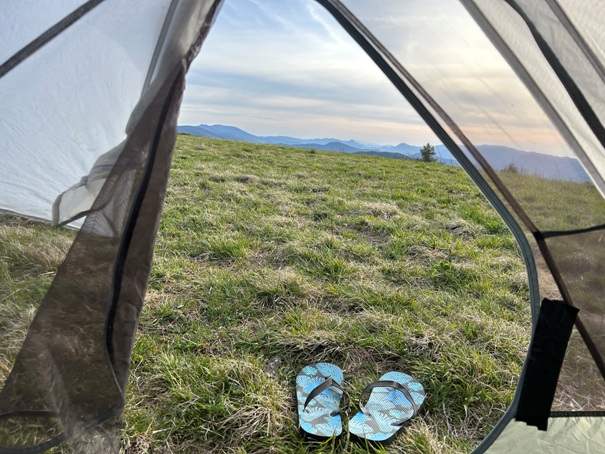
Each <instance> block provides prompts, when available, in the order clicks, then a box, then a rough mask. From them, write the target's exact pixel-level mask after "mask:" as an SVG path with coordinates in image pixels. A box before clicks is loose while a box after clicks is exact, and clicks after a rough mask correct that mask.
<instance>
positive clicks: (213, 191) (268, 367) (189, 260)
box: [0, 135, 530, 454]
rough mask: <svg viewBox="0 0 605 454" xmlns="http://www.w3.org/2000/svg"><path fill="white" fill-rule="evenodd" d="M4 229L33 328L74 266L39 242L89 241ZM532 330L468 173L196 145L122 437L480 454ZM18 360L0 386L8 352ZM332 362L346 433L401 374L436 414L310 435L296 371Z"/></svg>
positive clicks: (170, 199)
mask: <svg viewBox="0 0 605 454" xmlns="http://www.w3.org/2000/svg"><path fill="white" fill-rule="evenodd" d="M0 228H3V229H4V232H6V235H5V236H1V235H0V241H1V243H0V251H1V253H0V259H1V261H0V266H2V268H1V269H0V271H1V276H0V278H1V279H2V280H3V282H4V281H5V280H6V281H7V282H8V283H9V284H10V285H8V286H6V288H7V290H6V291H5V290H4V289H5V286H4V284H3V285H2V286H0V288H1V289H2V292H3V293H2V294H1V295H0V298H1V300H0V301H1V302H2V304H0V307H5V306H6V307H10V308H13V309H11V310H12V311H13V312H14V314H13V312H11V314H12V315H11V317H13V318H15V317H16V318H24V319H25V320H29V319H31V315H27V316H22V315H21V314H23V313H25V314H30V312H31V313H33V310H34V308H35V305H36V304H37V301H38V300H39V299H40V297H41V295H42V294H43V291H44V288H45V287H47V286H48V283H49V282H50V278H51V276H52V273H53V271H54V270H56V266H57V265H58V263H59V262H60V260H59V259H58V257H59V256H60V254H58V255H57V257H56V258H55V256H54V255H53V256H52V257H53V258H52V259H41V258H40V257H39V256H38V255H37V250H38V249H39V248H38V246H39V244H38V243H40V244H42V243H43V244H44V248H50V250H51V251H55V249H56V250H60V251H62V252H63V253H65V252H66V251H67V248H68V245H69V241H70V239H71V238H72V237H73V234H72V233H71V232H66V231H58V232H52V231H49V230H48V229H46V228H45V227H44V226H38V225H34V224H31V223H26V222H18V221H16V220H13V221H11V222H7V223H4V224H1V225H0ZM15 232H16V233H15ZM19 232H21V233H19ZM27 232H29V233H27ZM28 235H29V236H28ZM22 242H25V243H27V242H33V244H34V246H33V248H32V250H33V252H32V251H30V252H27V251H20V250H19V249H18V248H19V247H20V246H17V244H18V243H22ZM53 254H54V252H53ZM51 255H52V254H51ZM40 274H41V275H42V276H46V277H45V278H44V279H43V280H42V281H41V282H39V283H38V284H39V285H38V286H33V287H32V286H31V283H32V280H33V279H36V276H38V275H40ZM27 289H30V290H27ZM9 318H10V317H9ZM0 323H1V322H0ZM24 323H25V322H23V323H22V324H21V325H19V326H21V327H23V326H26V325H24ZM15 326H16V325H15ZM20 329H22V328H20ZM529 331H530V322H529V303H528V291H527V284H526V275H525V269H524V267H523V264H522V261H521V259H520V257H519V252H518V248H517V246H516V243H515V242H514V240H513V239H512V236H511V235H510V234H509V233H508V231H507V229H506V228H505V226H504V224H503V223H502V221H501V220H500V219H499V217H498V216H497V215H496V214H495V213H494V212H493V210H492V209H491V207H490V206H489V204H488V203H487V202H486V201H485V199H484V198H483V196H482V195H481V194H480V193H479V191H478V190H477V189H476V188H475V186H474V184H473V183H472V182H471V181H470V180H469V179H468V178H467V177H466V175H465V174H464V173H463V171H462V170H460V169H458V168H455V167H447V166H444V165H440V164H436V163H422V162H413V161H403V160H388V159H383V158H375V157H367V156H354V155H346V154H341V153H329V152H321V151H315V150H301V149H292V148H286V147H279V146H270V145H255V144H249V143H239V142H230V141H220V140H212V139H206V138H195V137H191V136H185V135H180V136H179V139H178V142H177V149H176V151H175V156H174V166H173V169H172V173H171V177H170V183H169V189H168V194H167V200H166V205H165V209H164V213H163V217H162V222H161V226H160V231H159V236H158V240H157V244H156V256H155V259H154V265H153V269H152V273H151V278H150V283H149V289H148V294H147V303H146V307H145V309H144V311H143V314H142V317H141V323H140V326H139V330H138V333H137V338H136V345H135V349H134V352H133V359H132V373H131V378H130V384H129V389H128V395H127V406H126V409H125V412H124V419H125V429H124V432H123V444H124V447H125V449H126V451H127V452H131V453H143V452H183V453H185V452H187V453H188V452H191V453H194V452H217V453H272V452H273V453H280V454H281V453H286V454H287V453H311V452H312V453H366V452H374V451H375V452H406V453H459V452H468V451H470V450H471V449H472V448H473V447H474V446H475V445H476V444H477V443H478V442H479V441H480V440H481V439H483V437H484V436H485V435H486V434H487V433H488V432H489V430H490V429H491V427H492V426H493V425H494V424H495V423H496V421H497V420H498V419H499V418H500V416H501V415H502V414H503V412H504V411H505V409H506V408H507V406H508V404H509V403H510V401H511V399H512V395H513V392H514V388H515V385H516V379H517V377H518V374H519V372H520V368H521V365H522V362H523V359H524V355H525V349H526V347H527V343H528V339H529ZM4 351H5V349H3V350H0V381H1V380H2V378H3V376H5V372H7V371H8V366H9V364H10V361H11V358H12V356H10V355H8V356H6V355H4ZM13 351H14V348H13V350H11V352H13ZM13 354H14V353H11V355H13ZM319 361H329V362H333V363H335V364H338V365H339V366H340V367H341V368H342V369H343V371H344V373H345V380H346V383H345V389H346V396H347V397H346V399H345V400H346V402H345V403H348V404H350V408H349V409H348V410H347V411H346V412H345V421H346V419H347V417H350V416H352V415H353V414H354V413H355V412H356V411H357V409H358V402H357V398H358V396H359V394H360V392H361V390H362V389H363V388H364V387H365V386H366V385H367V384H368V383H370V382H372V381H374V380H376V379H378V378H379V377H380V376H381V375H382V374H383V373H385V372H387V371H390V370H398V371H403V372H407V373H409V374H411V375H413V376H415V377H416V378H417V379H418V380H419V381H420V382H421V383H423V385H424V386H425V389H426V392H427V401H426V403H425V404H424V405H423V407H422V411H421V414H420V415H419V417H418V418H416V419H415V420H414V421H413V422H412V423H411V424H410V425H409V426H407V427H406V428H405V429H404V430H403V431H402V433H401V434H400V436H399V437H398V438H397V441H396V442H395V445H394V446H393V447H389V448H387V449H384V450H380V449H377V450H374V449H368V448H367V447H365V446H359V445H356V444H354V443H352V442H349V441H348V439H347V438H346V437H345V438H344V440H341V441H340V442H338V443H337V442H334V441H328V442H326V443H323V444H322V443H317V442H310V441H306V440H302V439H301V438H300V437H299V435H298V433H297V427H296V402H295V393H294V382H295V377H296V374H297V372H298V371H299V370H300V369H301V368H302V367H303V366H304V365H306V364H309V363H314V362H319ZM3 374H4V375H3Z"/></svg>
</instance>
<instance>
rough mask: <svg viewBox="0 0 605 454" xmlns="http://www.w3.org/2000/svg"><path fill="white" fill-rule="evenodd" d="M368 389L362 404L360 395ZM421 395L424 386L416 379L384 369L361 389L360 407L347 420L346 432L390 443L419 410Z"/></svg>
mask: <svg viewBox="0 0 605 454" xmlns="http://www.w3.org/2000/svg"><path fill="white" fill-rule="evenodd" d="M368 391H372V392H371V394H370V397H369V399H368V402H367V403H366V404H365V406H364V405H363V404H362V400H361V399H362V397H363V396H364V394H366V393H367V392H368ZM424 399H425V393H424V388H423V387H422V385H421V384H420V383H419V382H418V381H416V380H415V379H413V378H412V377H410V376H409V375H407V374H404V373H402V372H387V373H386V374H384V375H383V376H382V377H380V380H379V381H377V382H374V383H370V384H369V385H368V386H366V388H365V389H364V390H363V391H362V392H361V396H359V408H360V409H361V411H359V412H358V413H357V414H356V415H355V416H353V418H351V420H350V421H349V432H350V433H351V434H353V435H354V436H356V437H357V438H358V439H362V440H368V441H371V442H377V443H381V444H387V443H390V442H391V441H393V440H394V439H395V435H397V432H399V430H401V428H402V427H403V425H404V424H405V423H406V422H407V421H409V420H410V419H412V418H413V417H414V416H416V415H417V414H418V410H419V409H420V406H421V405H422V403H423V402H424Z"/></svg>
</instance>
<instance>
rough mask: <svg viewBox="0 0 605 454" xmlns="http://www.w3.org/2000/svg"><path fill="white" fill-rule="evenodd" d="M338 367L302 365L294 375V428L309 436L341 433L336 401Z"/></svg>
mask: <svg viewBox="0 0 605 454" xmlns="http://www.w3.org/2000/svg"><path fill="white" fill-rule="evenodd" d="M342 381H343V375H342V370H340V368H339V367H338V366H335V365H334V364H330V363H317V364H311V365H309V366H305V367H303V369H302V370H301V371H300V372H299V374H298V376H297V377H296V399H297V401H298V427H299V428H300V430H301V431H302V432H303V434H304V435H308V436H311V437H313V438H331V437H338V436H339V435H340V434H341V433H342V420H341V418H340V400H341V398H342V394H343V390H342Z"/></svg>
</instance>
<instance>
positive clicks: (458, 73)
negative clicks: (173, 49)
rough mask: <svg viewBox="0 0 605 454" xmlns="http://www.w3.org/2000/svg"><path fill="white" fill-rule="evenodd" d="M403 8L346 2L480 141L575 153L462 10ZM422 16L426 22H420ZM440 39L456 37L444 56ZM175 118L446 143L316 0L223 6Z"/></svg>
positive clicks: (253, 0) (264, 132)
mask: <svg viewBox="0 0 605 454" xmlns="http://www.w3.org/2000/svg"><path fill="white" fill-rule="evenodd" d="M387 3H391V2H387ZM403 3H405V5H403V4H402V6H401V9H400V10H398V9H397V8H395V11H396V12H395V13H394V14H392V15H391V16H389V17H385V16H384V15H381V14H382V4H380V5H376V7H375V8H371V9H370V10H364V9H363V8H364V4H363V3H362V2H356V1H353V0H351V1H350V2H347V6H348V7H349V8H350V9H351V10H352V11H353V13H355V14H356V15H358V16H359V17H363V18H364V20H365V21H366V23H367V25H368V26H369V27H370V28H371V29H372V31H373V32H374V33H375V35H376V36H377V38H378V39H380V40H381V41H382V42H383V44H385V46H387V47H388V48H389V49H390V50H391V51H392V53H393V54H394V55H395V57H396V58H397V59H399V60H400V61H402V62H404V63H405V64H406V68H407V69H408V70H410V71H411V72H412V73H413V74H414V77H415V78H416V79H417V80H418V81H419V82H420V83H422V84H423V85H425V86H426V87H428V88H432V91H433V92H434V93H438V94H441V96H445V97H444V98H442V99H441V103H442V106H443V107H444V108H445V110H446V111H448V113H450V112H455V113H456V114H457V116H456V117H455V118H454V120H455V121H456V122H457V123H458V125H459V126H461V127H462V128H463V129H464V130H465V133H466V134H467V136H468V137H469V139H470V140H471V141H472V142H473V143H475V144H479V143H493V144H501V145H503V146H508V147H511V148H516V149H522V150H531V151H535V152H539V153H545V154H551V155H556V156H570V150H569V147H568V146H567V144H566V143H565V141H564V140H563V139H562V138H561V136H560V135H559V133H558V132H556V130H555V129H554V127H553V126H552V123H551V122H550V120H549V119H548V118H547V117H546V115H545V114H544V112H543V111H542V109H541V108H540V107H538V105H537V103H536V102H535V100H534V99H533V97H532V96H531V95H530V94H529V92H528V91H527V89H526V88H525V86H524V85H523V84H522V83H521V81H520V80H519V78H518V77H517V76H516V74H515V73H514V71H513V70H512V69H511V68H510V67H509V65H508V64H507V63H506V62H505V61H504V59H503V58H502V57H501V56H500V54H499V52H498V51H497V50H496V49H495V48H494V47H493V45H492V44H491V43H490V41H489V40H488V39H487V38H486V37H485V35H484V34H483V32H482V31H481V30H480V28H479V27H478V26H477V24H476V23H475V21H474V20H473V19H472V18H471V17H470V15H469V14H468V13H467V12H466V10H465V9H464V7H463V6H462V5H460V4H458V3H456V2H446V3H443V2H440V1H437V0H427V2H422V3H421V4H419V3H418V2H414V1H408V2H403ZM427 19H428V20H427ZM418 21H423V23H425V24H426V25H425V26H423V27H422V29H418V27H416V24H417V23H418ZM444 39H448V40H450V39H451V40H454V39H456V40H457V41H458V42H457V44H456V45H455V46H454V47H452V48H450V49H448V50H447V52H446V51H445V49H444V46H443V45H442V44H443V40H444ZM419 42H422V43H423V44H425V45H423V46H418V45H417V43H419ZM444 101H445V102H444ZM179 124H183V125H198V124H223V125H233V124H236V125H237V127H239V128H242V129H244V130H246V131H250V132H253V133H254V134H255V135H259V136H269V135H287V136H292V137H308V138H320V137H347V140H355V141H358V142H366V143H371V144H373V143H376V144H383V143H384V144H390V143H396V144H398V143H406V144H426V143H440V142H441V141H440V140H439V139H438V138H437V136H436V135H435V134H434V133H433V131H432V130H431V129H430V128H429V127H428V126H427V125H426V124H425V122H424V121H423V120H422V119H421V118H420V117H419V115H418V114H417V113H416V112H415V110H414V109H413V108H412V107H411V106H410V105H409V104H408V103H407V101H406V100H405V99H404V98H403V97H402V95H401V94H400V93H399V92H398V91H397V90H396V89H395V87H394V86H393V85H392V84H391V82H390V81H389V80H388V79H387V78H386V76H385V75H384V74H383V73H382V72H381V71H380V70H379V69H378V67H377V66H376V65H375V64H374V63H373V62H372V61H371V60H370V58H369V57H368V56H367V55H366V54H365V52H364V51H363V50H362V49H361V48H360V47H359V46H358V45H357V43H355V42H354V41H353V39H352V38H350V36H349V35H348V34H347V33H346V32H345V31H344V30H343V29H342V27H341V26H340V25H339V24H338V23H337V22H336V21H335V20H334V19H333V18H332V16H331V15H330V14H329V13H327V11H325V10H324V9H323V7H321V6H320V5H319V4H317V3H316V2H314V1H309V0H291V1H289V2H288V3H287V4H284V3H282V2H279V1H277V0H263V1H262V2H261V1H259V0H230V1H229V2H226V3H225V4H224V5H223V7H222V9H221V12H220V13H219V15H218V17H217V19H216V22H215V24H214V26H213V28H212V30H211V32H210V34H209V35H208V37H207V40H206V42H205V43H204V45H203V46H202V49H201V51H200V54H199V56H198V57H197V58H196V59H195V60H194V62H193V64H192V66H191V68H190V71H189V74H188V76H187V88H186V90H185V94H184V99H183V104H182V107H181V112H180V116H179ZM454 139H455V140H456V141H458V139H457V138H455V137H454Z"/></svg>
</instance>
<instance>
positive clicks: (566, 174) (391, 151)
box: [178, 124, 590, 182]
mask: <svg viewBox="0 0 605 454" xmlns="http://www.w3.org/2000/svg"><path fill="white" fill-rule="evenodd" d="M178 131H179V132H184V133H188V134H191V135H194V136H204V137H214V138H217V139H229V140H238V141H242V142H252V143H266V144H272V145H284V146H289V147H298V148H314V149H317V150H326V151H338V152H343V153H356V154H366V155H372V156H382V157H385V158H394V159H419V158H420V156H421V155H420V148H421V147H420V146H418V145H409V144H407V143H403V142H402V143H400V144H398V145H379V144H373V143H368V142H359V141H356V140H341V139H335V138H314V139H299V138H296V137H290V136H256V135H254V134H250V133H249V132H246V131H244V130H242V129H240V128H237V127H235V126H225V125H204V124H201V125H197V126H190V125H183V126H179V127H178ZM461 149H462V151H463V152H465V153H466V155H467V156H469V157H470V153H468V151H467V150H466V149H465V148H464V147H461ZM477 149H478V150H479V151H481V153H482V154H483V156H484V157H485V158H486V159H487V161H488V162H489V163H490V165H491V166H492V167H493V168H494V170H503V169H505V168H507V167H509V166H511V164H513V165H514V166H515V167H516V168H517V170H518V171H520V172H522V173H526V174H530V175H539V176H541V177H542V178H547V179H554V180H567V181H575V182H585V181H590V178H589V177H588V175H587V174H586V172H585V171H584V168H583V167H582V165H581V164H580V162H579V161H578V160H577V159H574V158H569V157H562V156H552V155H548V154H544V153H537V152H534V151H524V150H518V149H516V148H511V147H505V146H503V145H478V146H477ZM435 151H436V153H437V155H436V159H437V161H438V162H442V163H444V164H448V165H456V166H457V165H459V164H458V161H456V159H455V158H454V156H453V155H452V153H450V151H449V150H448V149H447V148H446V147H445V146H444V145H435ZM470 159H471V161H474V159H473V158H472V157H470Z"/></svg>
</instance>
